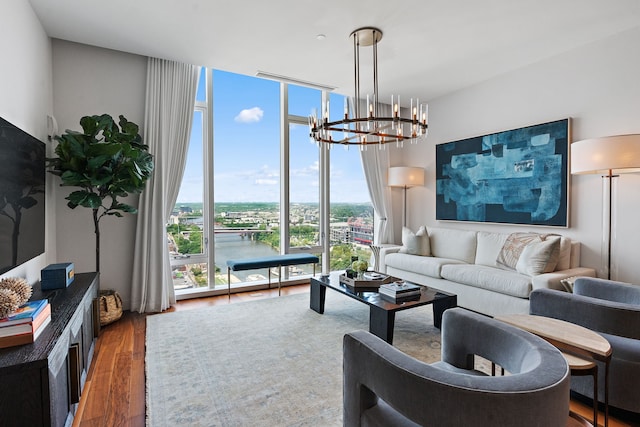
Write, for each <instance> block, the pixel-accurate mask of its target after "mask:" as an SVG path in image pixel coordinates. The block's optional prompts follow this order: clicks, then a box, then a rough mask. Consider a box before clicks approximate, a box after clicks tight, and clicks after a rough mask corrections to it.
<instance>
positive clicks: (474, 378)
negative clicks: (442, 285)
mask: <svg viewBox="0 0 640 427" xmlns="http://www.w3.org/2000/svg"><path fill="white" fill-rule="evenodd" d="M474 355H478V356H481V357H484V358H486V359H488V360H491V361H493V362H495V363H497V364H498V365H500V366H502V367H504V368H505V369H506V370H507V371H509V372H510V375H507V376H495V377H493V376H487V375H484V374H483V373H481V372H478V371H475V370H474V369H473V366H474ZM343 378H344V384H343V390H344V397H343V399H344V413H343V416H344V426H347V427H351V426H394V427H397V426H412V427H415V426H420V425H422V426H439V427H446V426H467V425H473V426H481V427H482V426H492V427H493V426H501V427H510V426H518V427H528V426H531V427H533V426H539V427H543V426H544V427H554V426H558V427H559V426H562V427H564V426H565V425H566V423H567V417H568V415H569V368H568V366H567V363H566V361H565V359H564V357H563V356H562V355H561V354H560V352H559V351H558V350H557V349H556V348H554V347H553V346H552V345H551V344H549V343H547V342H546V341H544V340H542V339H541V338H538V337H536V336H534V335H532V334H529V333H527V332H524V331H521V330H519V329H517V328H514V327H512V326H509V325H507V324H505V323H502V322H499V321H497V320H493V319H491V318H488V317H485V316H482V315H479V314H476V313H472V312H470V311H467V310H464V309H461V308H454V309H449V310H447V311H445V313H444V316H443V320H442V360H441V361H440V362H437V363H434V364H431V365H430V364H426V363H423V362H421V361H419V360H417V359H414V358H413V357H411V356H409V355H407V354H405V353H403V352H401V351H400V350H398V349H396V348H395V347H392V346H391V345H389V344H387V343H386V342H384V341H383V340H381V339H379V338H378V337H376V336H374V335H372V334H370V333H368V332H365V331H356V332H352V333H349V334H346V335H345V336H344V342H343Z"/></svg>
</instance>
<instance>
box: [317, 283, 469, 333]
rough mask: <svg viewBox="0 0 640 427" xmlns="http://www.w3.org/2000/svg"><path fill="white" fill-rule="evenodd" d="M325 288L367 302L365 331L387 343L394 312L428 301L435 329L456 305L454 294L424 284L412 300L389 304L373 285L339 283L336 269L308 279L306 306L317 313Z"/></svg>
mask: <svg viewBox="0 0 640 427" xmlns="http://www.w3.org/2000/svg"><path fill="white" fill-rule="evenodd" d="M398 280H400V279H398ZM327 289H332V290H334V291H336V292H339V293H341V294H343V295H346V296H348V297H349V298H353V299H355V300H356V301H360V302H361V303H364V304H367V305H368V306H369V332H371V333H372V334H374V335H376V336H378V337H380V338H382V339H383V340H385V341H386V342H388V343H389V344H392V343H393V326H394V323H395V315H396V312H398V311H402V310H408V309H410V308H414V307H420V306H423V305H428V304H432V305H433V325H434V326H435V327H436V328H440V326H441V325H442V314H443V313H444V311H445V310H446V309H448V308H453V307H456V306H457V305H458V297H457V296H456V295H455V294H451V293H448V292H443V291H440V290H438V289H434V288H431V287H426V286H423V287H422V289H421V293H420V297H419V298H418V297H417V296H416V297H415V299H411V300H408V301H402V302H398V303H393V302H391V301H387V300H385V299H383V298H382V297H381V296H380V293H379V292H378V288H377V287H373V288H363V287H357V288H354V287H351V286H347V285H345V284H342V283H340V272H334V273H331V274H330V275H329V276H322V275H320V276H314V277H312V278H311V296H310V303H309V307H310V308H311V309H312V310H314V311H316V312H318V313H320V314H323V313H324V302H325V296H326V292H327Z"/></svg>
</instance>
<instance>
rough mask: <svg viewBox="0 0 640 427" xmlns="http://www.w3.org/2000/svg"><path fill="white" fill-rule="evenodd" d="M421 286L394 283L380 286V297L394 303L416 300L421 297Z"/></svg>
mask: <svg viewBox="0 0 640 427" xmlns="http://www.w3.org/2000/svg"><path fill="white" fill-rule="evenodd" d="M421 288H422V287H421V286H420V285H415V284H413V283H409V282H393V283H387V284H384V285H380V289H379V291H378V292H380V296H381V297H382V298H384V299H386V300H389V301H392V302H398V301H404V300H410V299H416V298H418V297H419V296H420V289H421Z"/></svg>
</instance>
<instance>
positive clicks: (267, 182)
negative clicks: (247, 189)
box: [255, 178, 278, 185]
mask: <svg viewBox="0 0 640 427" xmlns="http://www.w3.org/2000/svg"><path fill="white" fill-rule="evenodd" d="M255 183H256V184H258V185H276V184H277V183H278V180H277V179H266V178H258V179H256V180H255Z"/></svg>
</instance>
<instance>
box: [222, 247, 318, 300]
mask: <svg viewBox="0 0 640 427" xmlns="http://www.w3.org/2000/svg"><path fill="white" fill-rule="evenodd" d="M319 262H320V258H318V257H317V256H315V255H311V254H284V255H271V256H266V257H259V258H244V259H228V260H227V294H228V295H229V298H231V271H244V270H256V269H259V268H267V269H269V288H271V267H278V295H280V288H281V287H282V272H281V271H280V267H285V266H289V265H300V264H313V274H314V275H315V274H316V264H317V263H319Z"/></svg>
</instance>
